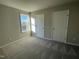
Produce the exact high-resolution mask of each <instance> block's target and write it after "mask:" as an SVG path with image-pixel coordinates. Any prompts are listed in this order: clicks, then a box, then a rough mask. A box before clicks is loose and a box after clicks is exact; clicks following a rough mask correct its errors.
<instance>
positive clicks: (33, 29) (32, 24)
mask: <svg viewBox="0 0 79 59" xmlns="http://www.w3.org/2000/svg"><path fill="white" fill-rule="evenodd" d="M31 27H32V32H34V33H35V19H34V18H33V17H32V18H31Z"/></svg>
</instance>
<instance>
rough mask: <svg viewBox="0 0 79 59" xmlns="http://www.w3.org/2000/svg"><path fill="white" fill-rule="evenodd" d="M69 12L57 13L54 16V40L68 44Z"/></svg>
mask: <svg viewBox="0 0 79 59" xmlns="http://www.w3.org/2000/svg"><path fill="white" fill-rule="evenodd" d="M68 17H69V10H63V11H57V12H53V14H52V38H53V40H55V41H60V42H66V38H67V27H68Z"/></svg>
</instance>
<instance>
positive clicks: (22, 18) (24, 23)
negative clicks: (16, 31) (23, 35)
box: [20, 14, 30, 32]
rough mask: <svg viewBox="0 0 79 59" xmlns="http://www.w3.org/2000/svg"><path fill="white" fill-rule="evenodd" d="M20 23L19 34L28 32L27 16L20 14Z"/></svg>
mask: <svg viewBox="0 0 79 59" xmlns="http://www.w3.org/2000/svg"><path fill="white" fill-rule="evenodd" d="M20 21H21V32H28V31H29V28H30V27H29V16H28V15H24V14H20Z"/></svg>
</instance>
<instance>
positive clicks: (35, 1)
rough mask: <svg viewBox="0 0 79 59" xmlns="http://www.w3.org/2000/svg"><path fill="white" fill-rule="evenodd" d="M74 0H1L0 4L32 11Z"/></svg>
mask: <svg viewBox="0 0 79 59" xmlns="http://www.w3.org/2000/svg"><path fill="white" fill-rule="evenodd" d="M72 1H76V0H0V4H3V5H7V6H9V7H13V8H17V9H21V10H24V11H27V12H32V11H36V10H39V9H44V8H48V7H51V6H56V5H60V4H64V3H69V2H72Z"/></svg>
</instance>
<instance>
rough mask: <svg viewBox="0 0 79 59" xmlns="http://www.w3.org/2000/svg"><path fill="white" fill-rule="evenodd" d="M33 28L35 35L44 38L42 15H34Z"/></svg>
mask: <svg viewBox="0 0 79 59" xmlns="http://www.w3.org/2000/svg"><path fill="white" fill-rule="evenodd" d="M34 17H35V30H36V36H37V37H39V38H44V15H43V14H40V15H35V16H34Z"/></svg>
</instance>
